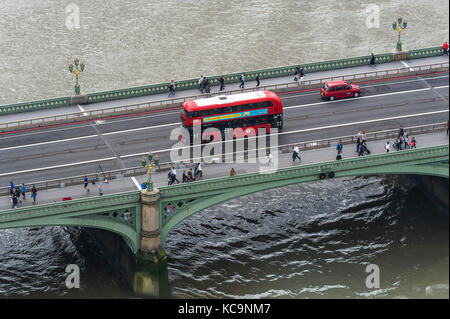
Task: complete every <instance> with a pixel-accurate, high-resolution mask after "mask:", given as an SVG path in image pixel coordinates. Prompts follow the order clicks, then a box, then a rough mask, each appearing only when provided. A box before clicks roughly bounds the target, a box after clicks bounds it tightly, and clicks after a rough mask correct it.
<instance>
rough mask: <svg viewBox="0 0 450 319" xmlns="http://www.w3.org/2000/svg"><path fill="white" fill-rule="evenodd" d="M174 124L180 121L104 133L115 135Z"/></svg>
mask: <svg viewBox="0 0 450 319" xmlns="http://www.w3.org/2000/svg"><path fill="white" fill-rule="evenodd" d="M174 125H180V123H179V122H177V123H169V124H161V125H155V126H147V127H139V128H132V129H129V130H122V131H116V132H109V133H103V135H105V136H106V135H115V134H122V133H130V132H137V131H143V130H149V129H154V128H161V127H167V126H174Z"/></svg>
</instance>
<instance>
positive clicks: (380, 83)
mask: <svg viewBox="0 0 450 319" xmlns="http://www.w3.org/2000/svg"><path fill="white" fill-rule="evenodd" d="M442 78H448V75H444V76H436V77H432V78H426V79H415V80H407V81H397V82H388V83H383V82H377V83H379V84H375V85H360V86H359V87H360V88H362V89H366V88H373V87H378V86H386V85H395V84H403V83H411V82H419V81H423V80H434V79H442ZM319 89H320V88H317V90H319ZM309 95H317V92H314V93H306V94H295V95H289V96H284V95H281V99H282V100H286V99H291V98H298V97H300V96H309Z"/></svg>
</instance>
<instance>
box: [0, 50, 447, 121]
mask: <svg viewBox="0 0 450 319" xmlns="http://www.w3.org/2000/svg"><path fill="white" fill-rule="evenodd" d="M448 61H449V58H448V56H446V55H442V56H434V57H426V58H419V59H412V60H406V61H393V62H389V63H381V64H377V65H376V66H369V65H364V66H356V67H351V68H345V69H338V70H328V71H319V72H312V73H307V74H306V76H305V80H314V79H322V78H328V77H332V76H342V75H348V74H356V73H363V72H373V71H383V70H391V69H396V68H405V67H414V66H418V65H425V64H433V63H446V62H447V63H448ZM201 74H204V75H206V76H208V74H205V72H199V78H200V75H201ZM293 79H294V75H293V74H292V75H289V76H283V77H277V78H270V79H264V78H262V79H261V85H262V86H264V85H273V84H280V83H287V82H294V81H293ZM169 80H171V79H167V81H169ZM175 81H176V79H175ZM239 84H240V83H229V84H226V88H225V89H226V90H234V89H239ZM255 86H256V82H255V81H248V82H246V85H245V87H246V88H251V87H255ZM217 91H219V86H213V87H212V92H213V93H214V92H217ZM198 94H200V91H199V90H196V89H194V90H183V91H177V93H176V96H175V97H185V96H193V95H198ZM167 95H168V92H167V93H161V94H154V95H146V96H141V97H133V98H127V99H121V100H113V101H106V102H98V103H92V104H87V105H81V106H80V105H72V106H64V107H59V108H54V109H47V110H41V111H35V112H25V113H17V114H8V115H2V116H1V117H0V121H1V122H12V121H17V120H25V119H32V118H40V117H45V116H53V115H57V114H67V113H74V112H80V111H87V110H96V109H102V108H107V107H113V106H123V105H130V104H137V103H145V102H149V101H159V100H165V99H167Z"/></svg>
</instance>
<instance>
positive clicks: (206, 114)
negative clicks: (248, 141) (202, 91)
mask: <svg viewBox="0 0 450 319" xmlns="http://www.w3.org/2000/svg"><path fill="white" fill-rule="evenodd" d="M195 120H198V122H196V123H201V132H202V142H208V141H211V140H213V139H214V140H218V139H220V136H221V137H222V138H223V137H224V131H225V129H227V128H232V129H233V138H240V137H244V136H251V135H255V134H257V132H258V129H260V128H265V129H266V133H267V134H269V133H270V128H272V127H274V128H275V127H276V128H278V130H281V129H282V128H283V104H282V102H281V99H280V98H279V96H278V95H277V94H275V93H273V92H270V91H256V92H250V93H240V94H234V95H223V96H216V97H212V98H205V99H198V100H193V101H186V102H184V104H183V107H182V110H181V124H182V126H183V127H184V128H185V129H187V130H188V131H189V133H190V140H191V141H192V140H193V139H192V138H193V133H192V132H193V125H194V121H195ZM208 128H214V129H215V130H212V132H211V130H210V131H209V132H205V130H206V129H208ZM238 128H240V130H237V129H238Z"/></svg>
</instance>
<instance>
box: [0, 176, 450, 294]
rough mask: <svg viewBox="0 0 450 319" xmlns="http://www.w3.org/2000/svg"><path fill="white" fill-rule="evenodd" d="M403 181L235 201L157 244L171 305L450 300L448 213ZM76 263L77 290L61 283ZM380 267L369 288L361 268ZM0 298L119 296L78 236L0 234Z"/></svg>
mask: <svg viewBox="0 0 450 319" xmlns="http://www.w3.org/2000/svg"><path fill="white" fill-rule="evenodd" d="M424 192H425V191H424V190H423V189H421V188H420V186H419V185H418V184H416V183H415V182H412V181H411V180H410V179H406V178H403V177H397V178H393V179H392V178H381V177H370V178H344V179H336V180H329V181H323V182H316V183H309V184H300V185H293V186H289V187H285V188H280V189H275V190H271V191H265V192H261V193H256V194H253V195H249V196H244V197H242V198H237V199H234V200H231V201H229V202H227V203H224V204H222V205H219V206H215V207H212V208H209V209H207V210H205V211H203V212H201V213H198V214H196V215H194V216H193V217H191V218H190V219H188V220H186V221H184V222H183V223H181V224H179V225H178V226H177V227H176V228H175V229H174V230H172V232H171V233H170V234H169V237H168V239H167V242H166V252H167V254H168V255H169V260H168V270H169V284H170V290H171V297H173V298H200V297H201V298H223V297H227V298H349V297H350V298H369V297H377V298H449V274H448V269H449V257H448V256H449V254H448V252H449V246H448V245H449V237H448V234H449V233H448V231H449V220H448V211H447V212H445V211H442V210H440V209H439V208H437V207H435V206H434V205H433V203H431V202H430V201H429V200H428V199H427V197H426V196H425V193H424ZM68 264H77V265H78V266H79V267H80V272H81V289H79V290H76V289H75V290H68V289H67V288H66V287H65V279H66V276H67V274H66V273H65V267H66V266H67V265H68ZM369 264H375V265H377V266H378V267H379V269H380V287H379V289H373V288H370V289H369V288H367V287H366V284H365V282H366V277H367V276H368V275H369V274H368V273H366V266H367V265H369ZM0 295H2V296H3V297H22V296H25V297H29V298H39V297H62V298H64V297H67V298H72V297H80V298H99V297H104V298H129V297H132V295H131V294H130V292H129V290H128V289H127V288H126V287H124V286H123V285H122V284H120V283H118V282H117V281H116V280H115V276H114V274H113V273H111V271H110V270H109V269H108V267H107V266H106V261H105V260H104V258H103V257H102V251H101V250H100V248H99V247H97V246H96V245H95V243H94V242H93V241H92V238H91V237H90V236H89V235H88V233H87V232H86V231H84V230H80V229H74V228H62V227H48V228H42V229H40V230H29V229H21V230H4V231H0Z"/></svg>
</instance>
